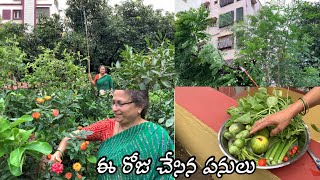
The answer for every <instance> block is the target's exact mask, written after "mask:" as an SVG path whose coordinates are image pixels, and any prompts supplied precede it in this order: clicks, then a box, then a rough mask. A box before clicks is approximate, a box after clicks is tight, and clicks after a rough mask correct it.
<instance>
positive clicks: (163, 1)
mask: <svg viewBox="0 0 320 180" xmlns="http://www.w3.org/2000/svg"><path fill="white" fill-rule="evenodd" d="M122 1H123V0H110V1H109V2H110V4H111V5H114V4H120V2H122ZM143 2H144V4H146V5H149V4H151V5H153V7H154V8H155V9H163V10H165V11H169V12H174V0H144V1H143Z"/></svg>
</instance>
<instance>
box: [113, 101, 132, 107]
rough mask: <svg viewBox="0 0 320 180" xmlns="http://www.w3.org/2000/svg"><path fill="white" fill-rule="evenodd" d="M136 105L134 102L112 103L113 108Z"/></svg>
mask: <svg viewBox="0 0 320 180" xmlns="http://www.w3.org/2000/svg"><path fill="white" fill-rule="evenodd" d="M131 103H134V101H130V102H126V103H119V102H112V104H111V107H113V106H116V107H122V106H124V105H126V104H131Z"/></svg>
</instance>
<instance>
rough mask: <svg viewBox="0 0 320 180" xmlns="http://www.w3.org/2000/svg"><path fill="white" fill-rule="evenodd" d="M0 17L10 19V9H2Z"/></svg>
mask: <svg viewBox="0 0 320 180" xmlns="http://www.w3.org/2000/svg"><path fill="white" fill-rule="evenodd" d="M2 19H3V20H10V19H11V10H5V9H4V10H2Z"/></svg>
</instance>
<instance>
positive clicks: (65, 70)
mask: <svg viewBox="0 0 320 180" xmlns="http://www.w3.org/2000/svg"><path fill="white" fill-rule="evenodd" d="M58 49H59V45H57V46H56V48H55V49H53V50H50V49H43V51H44V53H43V54H40V55H39V56H38V58H36V59H35V61H34V62H32V63H28V64H27V67H28V68H31V69H32V73H29V74H27V75H26V76H25V77H24V78H23V80H24V81H26V82H28V83H29V85H30V87H31V88H38V89H45V90H47V91H48V90H49V91H54V90H58V89H74V90H76V89H79V88H80V87H83V86H85V87H87V86H88V85H89V83H84V82H87V81H88V78H87V77H86V74H85V70H84V68H83V67H81V66H77V65H75V64H74V61H75V60H76V58H77V60H78V61H81V56H80V54H79V53H78V54H74V53H67V51H66V50H65V51H64V52H63V53H62V56H63V58H62V59H57V56H56V53H57V51H58ZM75 57H76V58H75Z"/></svg>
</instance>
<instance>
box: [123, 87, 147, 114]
mask: <svg viewBox="0 0 320 180" xmlns="http://www.w3.org/2000/svg"><path fill="white" fill-rule="evenodd" d="M125 92H126V93H127V94H128V95H129V96H130V97H131V99H132V101H134V103H135V104H136V105H137V106H138V107H141V108H142V111H141V117H142V118H143V119H144V118H145V116H146V114H147V111H148V108H149V95H148V91H146V90H125Z"/></svg>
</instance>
